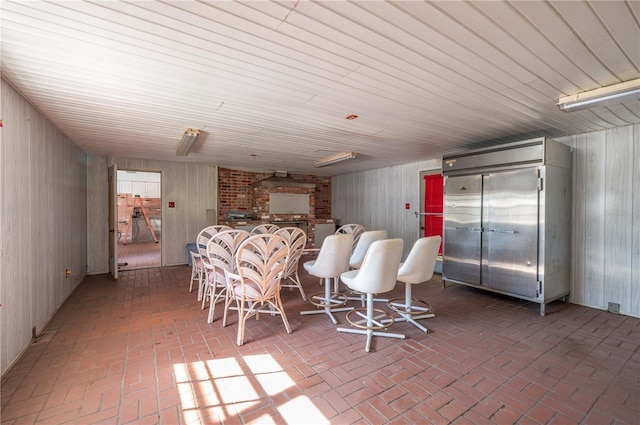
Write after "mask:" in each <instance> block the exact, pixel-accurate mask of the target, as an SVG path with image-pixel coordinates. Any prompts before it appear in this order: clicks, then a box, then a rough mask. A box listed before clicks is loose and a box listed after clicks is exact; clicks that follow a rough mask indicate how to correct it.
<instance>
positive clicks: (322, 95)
mask: <svg viewBox="0 0 640 425" xmlns="http://www.w3.org/2000/svg"><path fill="white" fill-rule="evenodd" d="M639 4H640V2H638V1H635V0H633V1H622V0H618V1H609V2H603V1H582V0H577V1H571V2H567V1H547V2H542V1H513V2H511V1H481V2H480V1H435V2H418V1H374V2H361V1H308V0H301V1H279V2H271V1H189V0H185V1H76V0H56V1H42V0H33V1H28V2H25V1H12V0H3V1H2V2H1V3H0V7H1V8H2V9H1V10H0V18H1V22H0V24H1V34H0V35H1V38H0V42H1V52H0V53H1V54H2V63H1V65H2V76H3V78H5V79H6V80H7V81H8V82H9V83H10V84H11V85H13V86H14V87H15V88H16V89H17V90H18V91H19V92H20V93H22V94H23V96H25V97H26V98H27V99H28V100H29V101H30V102H31V103H32V104H33V105H35V106H36V108H38V110H40V111H41V112H42V113H43V114H45V115H46V116H47V117H48V118H49V119H50V120H51V121H52V122H53V123H54V125H55V126H56V127H57V128H59V129H60V130H61V131H62V132H64V133H65V134H66V135H67V136H68V137H69V138H71V139H72V140H74V141H75V142H76V143H77V144H78V145H79V146H80V147H81V148H82V149H84V150H85V151H86V152H88V153H92V154H100V155H116V156H130V157H142V158H149V159H160V160H173V161H188V162H200V163H208V164H212V165H219V166H221V167H228V168H237V169H246V170H253V171H261V172H270V171H275V170H287V171H289V172H291V173H314V174H319V175H337V174H342V173H347V172H357V171H363V170H368V169H374V168H380V167H385V166H393V165H398V164H404V163H409V162H415V161H419V160H427V159H431V158H439V157H440V156H441V155H442V154H443V153H448V152H452V151H459V150H464V149H466V148H469V147H478V146H488V145H491V144H495V143H500V142H504V141H515V140H519V139H522V138H525V137H534V136H541V135H547V136H551V137H559V136H563V135H568V134H575V133H582V132H589V131H594V130H600V129H603V128H610V127H615V126H620V125H626V124H629V123H637V122H640V101H638V100H637V99H635V100H631V101H627V102H625V103H623V104H616V105H609V106H606V107H603V106H601V107H596V108H592V109H590V110H582V111H578V112H572V113H565V112H561V111H560V110H559V109H558V108H557V107H556V102H557V100H558V99H559V98H560V97H563V96H567V95H571V94H576V93H578V92H581V91H584V90H591V89H595V88H598V87H601V86H606V85H610V84H615V83H618V82H622V81H629V80H633V79H636V78H638V77H639V76H640V69H639V67H640V24H639V22H640V7H639ZM352 114H353V115H357V116H358V118H356V119H354V120H346V119H345V117H346V116H348V115H352ZM3 124H4V125H5V126H10V125H11V123H10V122H4V123H3ZM187 128H199V129H201V130H202V137H201V138H200V139H199V140H198V141H197V142H196V144H195V145H194V148H193V150H192V152H191V153H190V154H189V155H188V156H186V157H178V156H176V155H175V150H176V148H177V145H178V143H179V141H180V138H181V136H182V133H183V132H184V131H185V130H186V129H187ZM347 150H354V151H357V152H358V154H359V155H358V157H357V158H356V159H355V160H353V161H351V162H347V163H343V164H339V165H336V166H332V167H326V168H321V169H314V168H313V166H312V163H313V162H314V161H315V160H318V159H320V158H323V157H325V156H328V155H330V154H334V153H337V152H342V151H347Z"/></svg>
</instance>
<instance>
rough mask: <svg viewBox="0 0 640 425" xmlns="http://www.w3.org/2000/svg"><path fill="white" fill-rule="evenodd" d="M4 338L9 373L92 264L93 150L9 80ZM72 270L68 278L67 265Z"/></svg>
mask: <svg viewBox="0 0 640 425" xmlns="http://www.w3.org/2000/svg"><path fill="white" fill-rule="evenodd" d="M1 94H2V100H1V102H0V103H1V107H2V109H1V110H2V124H3V127H2V131H1V132H2V143H1V144H0V235H2V237H1V238H0V303H1V304H2V307H0V326H1V330H2V332H1V333H2V335H1V337H0V338H1V339H0V352H1V356H0V357H1V358H0V362H1V371H2V373H4V372H5V371H6V370H7V369H8V368H9V366H10V365H11V364H12V363H13V362H14V361H15V360H16V359H17V357H18V356H19V355H20V354H21V352H22V351H23V350H24V349H25V348H26V347H27V346H28V345H29V343H30V341H31V332H32V328H33V327H35V328H36V330H37V332H39V331H40V330H41V329H42V328H43V327H44V325H45V324H46V323H47V322H48V320H49V319H50V318H51V317H52V316H53V314H54V313H55V312H56V311H57V309H58V308H59V307H60V306H61V305H62V303H63V302H64V301H65V300H66V299H67V297H68V296H69V295H70V294H71V292H72V291H73V290H74V289H75V288H76V287H77V286H78V284H79V283H80V282H81V281H82V279H84V277H85V274H86V267H87V256H86V253H87V239H86V236H87V235H86V205H87V192H86V176H87V175H86V155H85V154H84V153H83V152H82V151H81V150H80V149H79V148H78V146H76V145H75V144H74V143H73V142H71V141H70V140H69V139H68V138H66V137H65V136H64V135H63V134H61V133H60V132H59V131H58V130H57V129H56V128H55V127H53V125H52V124H51V123H49V122H48V121H47V120H46V119H45V118H44V117H43V116H42V115H41V114H40V113H39V112H38V111H37V110H36V109H34V108H33V107H32V106H31V105H30V104H29V103H28V102H27V101H26V100H25V99H24V98H23V97H22V96H20V94H18V93H17V92H16V91H15V90H14V89H13V88H12V87H11V86H10V85H8V84H7V83H6V82H5V81H4V80H2V92H1ZM66 269H69V270H71V272H72V274H71V275H70V276H69V277H68V278H66V277H65V270H66Z"/></svg>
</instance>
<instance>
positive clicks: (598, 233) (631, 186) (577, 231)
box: [558, 125, 640, 316]
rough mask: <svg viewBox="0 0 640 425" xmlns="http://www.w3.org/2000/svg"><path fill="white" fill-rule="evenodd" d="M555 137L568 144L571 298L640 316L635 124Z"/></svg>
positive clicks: (639, 135) (639, 162) (639, 171)
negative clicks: (613, 306) (571, 151)
mask: <svg viewBox="0 0 640 425" xmlns="http://www.w3.org/2000/svg"><path fill="white" fill-rule="evenodd" d="M558 141H560V142H562V143H566V144H568V145H570V146H572V147H573V148H574V155H573V176H574V179H573V214H572V215H573V243H572V246H573V267H572V273H573V279H572V280H573V281H572V284H571V301H572V302H574V303H576V304H582V305H586V306H590V307H595V308H599V309H604V310H606V309H607V306H608V303H609V302H614V303H618V304H620V313H622V314H627V315H632V316H640V283H639V282H640V125H628V126H624V127H618V128H614V129H611V130H603V131H598V132H593V133H586V134H579V135H576V136H571V137H564V138H560V139H558Z"/></svg>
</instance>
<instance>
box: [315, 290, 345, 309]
mask: <svg viewBox="0 0 640 425" xmlns="http://www.w3.org/2000/svg"><path fill="white" fill-rule="evenodd" d="M307 299H308V301H309V302H310V303H311V304H313V305H315V306H316V307H322V308H324V307H329V308H333V307H339V306H342V305H346V304H347V301H348V299H347V296H346V295H344V294H341V293H339V292H332V293H331V295H330V296H329V299H328V300H327V299H326V297H325V293H324V292H316V293H315V294H311V295H309V296H308V297H307Z"/></svg>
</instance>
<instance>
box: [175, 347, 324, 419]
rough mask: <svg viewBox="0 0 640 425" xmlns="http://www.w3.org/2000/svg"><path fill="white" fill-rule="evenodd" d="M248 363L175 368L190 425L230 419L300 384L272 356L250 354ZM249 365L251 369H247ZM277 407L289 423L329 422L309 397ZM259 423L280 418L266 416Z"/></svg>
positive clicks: (222, 362) (229, 360)
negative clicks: (215, 419)
mask: <svg viewBox="0 0 640 425" xmlns="http://www.w3.org/2000/svg"><path fill="white" fill-rule="evenodd" d="M243 360H244V365H242V364H240V363H239V362H238V361H237V359H234V358H232V357H227V358H222V359H213V360H207V361H206V362H202V361H198V362H192V363H176V364H174V365H173V371H174V376H175V382H176V386H177V389H178V394H179V395H180V401H181V407H182V416H183V419H184V422H185V423H204V422H206V421H207V420H211V419H212V418H213V417H215V418H217V419H218V420H220V421H224V420H226V419H229V418H232V417H235V416H238V415H240V414H242V413H243V412H248V411H250V410H252V409H255V408H256V407H257V406H259V405H261V404H264V403H268V402H269V401H270V397H273V396H275V395H277V394H280V393H282V392H284V391H286V390H287V389H289V388H292V387H294V386H295V382H294V381H293V379H291V377H290V376H289V375H288V374H287V373H286V372H285V371H284V369H283V368H282V366H280V364H278V362H277V361H276V360H275V359H274V358H273V356H271V355H270V354H257V355H250V356H244V357H243ZM243 366H246V367H245V368H244V369H248V371H245V370H243ZM276 408H277V412H278V413H279V414H280V416H281V417H282V419H284V421H285V422H286V423H290V424H295V423H308V424H326V423H329V421H328V420H327V419H326V418H325V417H324V416H323V415H322V413H321V412H320V410H318V408H317V407H316V406H315V405H314V404H313V402H312V401H311V400H310V399H309V398H308V397H305V396H300V397H296V398H294V399H292V400H289V401H287V402H285V403H283V404H282V405H280V406H276ZM276 416H277V415H276ZM257 422H259V423H276V422H280V420H279V418H277V417H273V416H271V415H268V414H264V415H262V416H261V417H259V418H258V419H257Z"/></svg>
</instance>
